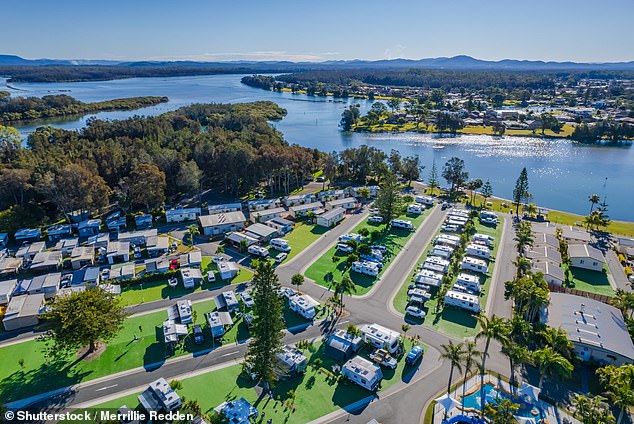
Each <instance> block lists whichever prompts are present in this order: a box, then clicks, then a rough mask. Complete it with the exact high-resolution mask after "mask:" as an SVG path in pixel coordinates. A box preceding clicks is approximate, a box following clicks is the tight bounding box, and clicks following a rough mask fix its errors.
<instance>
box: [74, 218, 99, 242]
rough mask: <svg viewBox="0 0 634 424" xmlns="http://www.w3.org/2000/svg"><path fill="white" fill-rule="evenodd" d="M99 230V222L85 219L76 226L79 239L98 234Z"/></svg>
mask: <svg viewBox="0 0 634 424" xmlns="http://www.w3.org/2000/svg"><path fill="white" fill-rule="evenodd" d="M99 228H101V220H99V219H87V220H85V221H82V222H80V223H79V224H78V225H77V232H78V233H79V237H80V238H88V237H90V236H95V235H97V234H99Z"/></svg>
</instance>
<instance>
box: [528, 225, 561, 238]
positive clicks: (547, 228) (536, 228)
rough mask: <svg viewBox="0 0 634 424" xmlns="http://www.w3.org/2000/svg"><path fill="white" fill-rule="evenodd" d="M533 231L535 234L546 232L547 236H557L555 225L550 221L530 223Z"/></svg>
mask: <svg viewBox="0 0 634 424" xmlns="http://www.w3.org/2000/svg"><path fill="white" fill-rule="evenodd" d="M531 227H532V229H533V233H535V235H538V234H548V235H549V236H553V237H556V236H557V226H556V225H555V224H552V223H550V222H544V223H539V224H532V226H531Z"/></svg>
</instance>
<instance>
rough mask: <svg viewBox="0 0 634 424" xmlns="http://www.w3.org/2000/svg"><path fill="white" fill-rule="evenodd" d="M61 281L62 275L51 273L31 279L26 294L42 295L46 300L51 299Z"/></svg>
mask: <svg viewBox="0 0 634 424" xmlns="http://www.w3.org/2000/svg"><path fill="white" fill-rule="evenodd" d="M61 281H62V274H61V273H59V272H53V273H51V274H45V275H38V276H36V277H33V278H32V279H31V284H29V288H28V291H27V293H28V294H44V297H45V298H46V299H53V298H54V297H55V295H56V294H57V291H58V290H59V284H60V282H61Z"/></svg>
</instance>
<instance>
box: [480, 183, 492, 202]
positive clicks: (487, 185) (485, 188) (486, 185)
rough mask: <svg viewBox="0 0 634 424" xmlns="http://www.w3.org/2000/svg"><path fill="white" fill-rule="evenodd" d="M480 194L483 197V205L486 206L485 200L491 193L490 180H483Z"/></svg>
mask: <svg viewBox="0 0 634 424" xmlns="http://www.w3.org/2000/svg"><path fill="white" fill-rule="evenodd" d="M480 194H481V195H482V197H484V206H486V204H487V200H489V197H491V196H492V195H493V187H491V182H489V180H486V181H485V182H484V185H483V186H482V190H481V191H480Z"/></svg>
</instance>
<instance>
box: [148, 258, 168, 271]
mask: <svg viewBox="0 0 634 424" xmlns="http://www.w3.org/2000/svg"><path fill="white" fill-rule="evenodd" d="M169 268H170V262H169V260H167V259H166V258H153V259H148V260H146V261H145V272H146V273H148V274H156V273H163V272H167V271H168V270H169Z"/></svg>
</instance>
